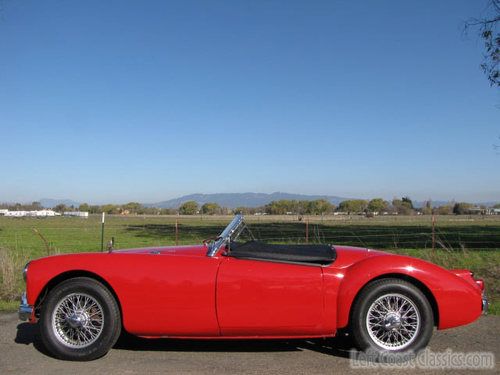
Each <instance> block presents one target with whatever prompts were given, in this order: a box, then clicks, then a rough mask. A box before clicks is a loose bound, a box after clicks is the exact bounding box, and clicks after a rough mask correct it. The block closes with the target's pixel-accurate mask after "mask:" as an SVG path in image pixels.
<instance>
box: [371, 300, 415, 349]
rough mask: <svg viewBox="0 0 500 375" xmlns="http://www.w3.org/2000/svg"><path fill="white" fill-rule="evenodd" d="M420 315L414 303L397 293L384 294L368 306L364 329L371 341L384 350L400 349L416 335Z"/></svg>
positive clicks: (408, 343)
mask: <svg viewBox="0 0 500 375" xmlns="http://www.w3.org/2000/svg"><path fill="white" fill-rule="evenodd" d="M420 325H421V317H420V313H419V311H418V308H417V307H416V305H415V303H414V302H413V301H412V300H411V299H410V298H409V297H407V296H404V295H402V294H398V293H391V294H384V295H383V296H380V297H379V298H377V299H376V300H375V301H374V302H373V303H372V304H371V305H370V307H369V308H368V313H367V315H366V329H367V331H368V334H369V335H370V337H371V339H372V340H373V342H374V343H375V344H376V345H378V346H379V347H381V348H382V349H385V350H391V351H394V350H401V349H404V348H405V347H407V346H409V345H410V344H411V343H412V342H413V341H414V340H415V339H416V337H417V336H418V332H419V329H420Z"/></svg>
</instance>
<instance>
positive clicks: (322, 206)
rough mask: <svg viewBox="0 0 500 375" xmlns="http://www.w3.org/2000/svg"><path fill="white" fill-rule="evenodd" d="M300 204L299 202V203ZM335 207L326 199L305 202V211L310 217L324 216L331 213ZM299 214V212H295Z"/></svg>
mask: <svg viewBox="0 0 500 375" xmlns="http://www.w3.org/2000/svg"><path fill="white" fill-rule="evenodd" d="M299 202H300V201H299ZM334 209H335V206H334V205H333V204H331V203H330V202H329V201H327V200H326V199H317V200H314V201H309V202H307V211H308V213H309V214H312V215H324V214H328V213H330V212H333V210H334ZM295 213H299V214H300V212H295Z"/></svg>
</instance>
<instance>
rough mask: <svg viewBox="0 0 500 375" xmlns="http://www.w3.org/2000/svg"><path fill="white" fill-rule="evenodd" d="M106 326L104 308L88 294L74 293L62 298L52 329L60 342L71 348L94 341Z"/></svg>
mask: <svg viewBox="0 0 500 375" xmlns="http://www.w3.org/2000/svg"><path fill="white" fill-rule="evenodd" d="M103 327H104V315H103V309H102V307H101V305H100V304H99V302H97V300H96V299H95V298H94V297H92V296H89V295H88V294H83V293H73V294H69V295H67V296H65V297H64V298H62V299H61V300H60V301H59V303H58V304H57V306H56V308H55V309H54V312H53V314H52V331H53V332H54V335H55V337H56V338H57V340H59V342H61V343H62V344H64V345H65V346H68V347H70V348H84V347H86V346H89V345H91V344H92V343H94V342H95V341H96V340H97V339H98V337H99V336H100V335H101V333H102V330H103Z"/></svg>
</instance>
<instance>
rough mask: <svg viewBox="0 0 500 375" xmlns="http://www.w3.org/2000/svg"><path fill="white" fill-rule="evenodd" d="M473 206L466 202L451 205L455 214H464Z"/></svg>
mask: <svg viewBox="0 0 500 375" xmlns="http://www.w3.org/2000/svg"><path fill="white" fill-rule="evenodd" d="M472 207H474V205H473V204H471V203H467V202H458V203H455V205H454V206H453V213H454V214H455V215H466V214H468V213H470V209H471V208H472Z"/></svg>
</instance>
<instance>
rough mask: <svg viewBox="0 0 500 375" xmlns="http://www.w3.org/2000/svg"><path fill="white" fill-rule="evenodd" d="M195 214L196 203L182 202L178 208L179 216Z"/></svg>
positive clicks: (196, 210) (196, 209)
mask: <svg viewBox="0 0 500 375" xmlns="http://www.w3.org/2000/svg"><path fill="white" fill-rule="evenodd" d="M197 212H198V203H196V201H187V202H184V203H183V204H182V205H181V206H180V207H179V213H180V214H181V215H196V213H197Z"/></svg>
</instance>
